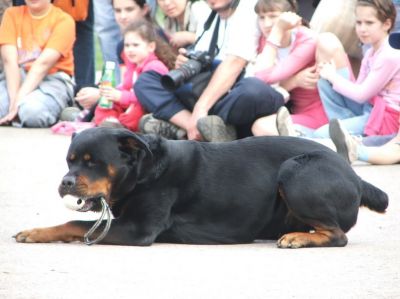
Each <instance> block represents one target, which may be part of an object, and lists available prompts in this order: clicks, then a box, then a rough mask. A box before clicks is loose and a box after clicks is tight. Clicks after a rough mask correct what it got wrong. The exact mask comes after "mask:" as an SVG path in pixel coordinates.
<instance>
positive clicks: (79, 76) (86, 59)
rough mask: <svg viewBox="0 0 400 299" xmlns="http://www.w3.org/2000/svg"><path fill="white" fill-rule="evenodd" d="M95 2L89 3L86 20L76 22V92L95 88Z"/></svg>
mask: <svg viewBox="0 0 400 299" xmlns="http://www.w3.org/2000/svg"><path fill="white" fill-rule="evenodd" d="M93 2H94V1H89V11H88V16H87V18H86V20H84V21H81V22H76V42H75V45H74V66H75V83H76V90H79V89H80V88H81V87H85V86H93V85H94V83H95V82H94V81H95V65H94V38H93V22H94V16H93Z"/></svg>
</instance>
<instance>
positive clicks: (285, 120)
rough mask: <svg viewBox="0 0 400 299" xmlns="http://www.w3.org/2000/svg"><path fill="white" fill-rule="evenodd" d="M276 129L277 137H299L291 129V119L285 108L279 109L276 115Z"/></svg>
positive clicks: (293, 129) (292, 128)
mask: <svg viewBox="0 0 400 299" xmlns="http://www.w3.org/2000/svg"><path fill="white" fill-rule="evenodd" d="M276 129H277V130H278V133H279V136H292V137H298V136H300V134H299V133H298V132H297V131H296V130H295V128H294V127H293V122H292V117H291V116H290V113H289V110H288V109H287V108H286V107H285V106H282V107H281V108H279V110H278V112H277V113H276Z"/></svg>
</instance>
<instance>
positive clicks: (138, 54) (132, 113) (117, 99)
mask: <svg viewBox="0 0 400 299" xmlns="http://www.w3.org/2000/svg"><path fill="white" fill-rule="evenodd" d="M165 47H166V45H164V44H163V43H162V42H161V41H160V39H159V37H158V35H157V33H156V31H155V30H154V28H153V26H152V25H151V23H149V22H148V21H146V20H140V21H136V22H134V23H131V24H130V25H128V27H127V28H126V29H125V32H124V55H123V58H124V59H125V63H124V64H125V66H126V71H125V73H124V79H123V82H122V84H121V85H120V86H118V87H117V88H113V87H100V95H101V96H102V97H105V98H106V99H107V100H110V101H113V108H111V109H107V108H102V107H100V106H99V105H98V106H97V107H96V110H95V114H94V121H95V123H96V125H100V126H112V127H125V128H128V129H130V130H132V131H137V130H138V125H139V120H140V118H141V117H142V116H143V114H144V111H143V108H142V106H141V104H140V103H139V101H138V100H137V98H136V95H135V92H134V90H133V85H134V84H135V82H136V80H137V79H138V77H139V76H140V74H142V73H143V72H146V71H156V72H157V73H160V74H162V75H163V74H166V73H167V72H168V68H167V67H166V65H165V64H164V63H163V61H161V59H163V57H164V56H163V55H165V52H162V51H161V50H162V49H164V48H165ZM164 50H165V49H164ZM157 54H158V55H159V56H157ZM168 55H169V53H168ZM165 57H167V55H165ZM168 57H170V56H168ZM164 59H167V58H164ZM166 63H167V62H166Z"/></svg>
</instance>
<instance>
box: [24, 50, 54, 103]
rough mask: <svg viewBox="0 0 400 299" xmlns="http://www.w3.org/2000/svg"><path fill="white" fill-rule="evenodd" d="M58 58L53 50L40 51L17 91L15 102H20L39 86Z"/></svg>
mask: <svg viewBox="0 0 400 299" xmlns="http://www.w3.org/2000/svg"><path fill="white" fill-rule="evenodd" d="M60 56H61V54H60V53H59V52H58V51H56V50H54V49H47V48H46V49H44V50H43V51H42V53H41V54H40V56H39V57H38V58H37V59H36V60H35V62H34V63H33V64H32V66H31V68H30V70H29V72H28V73H27V75H26V78H25V80H24V82H23V83H22V85H21V88H20V89H19V91H18V95H17V100H21V99H22V98H23V97H25V96H26V95H28V94H29V93H31V92H32V91H34V90H35V89H36V88H37V87H38V86H39V84H40V83H41V82H42V81H43V78H44V77H45V76H46V75H47V74H48V72H49V70H50V69H51V68H52V67H53V66H54V65H55V64H56V63H57V61H58V60H59V58H60Z"/></svg>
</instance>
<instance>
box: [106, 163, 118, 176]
mask: <svg viewBox="0 0 400 299" xmlns="http://www.w3.org/2000/svg"><path fill="white" fill-rule="evenodd" d="M107 170H108V175H109V176H110V177H112V178H113V177H115V175H116V173H117V171H116V169H115V167H114V166H112V165H108V167H107Z"/></svg>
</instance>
